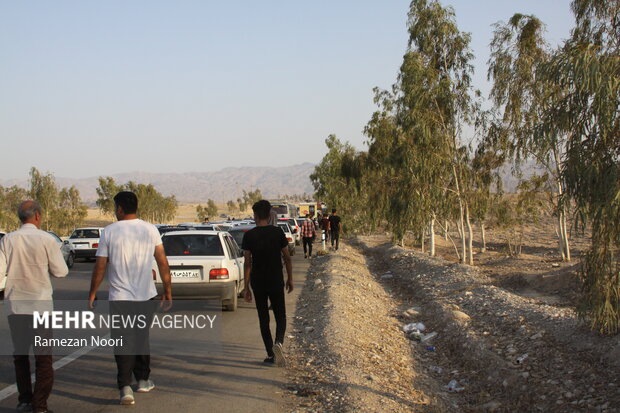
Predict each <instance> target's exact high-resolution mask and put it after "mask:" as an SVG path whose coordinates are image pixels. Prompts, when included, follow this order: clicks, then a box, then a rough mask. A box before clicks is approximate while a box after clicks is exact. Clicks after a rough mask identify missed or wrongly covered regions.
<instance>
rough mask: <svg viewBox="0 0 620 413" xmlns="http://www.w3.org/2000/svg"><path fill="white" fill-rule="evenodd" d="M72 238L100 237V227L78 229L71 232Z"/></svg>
mask: <svg viewBox="0 0 620 413" xmlns="http://www.w3.org/2000/svg"><path fill="white" fill-rule="evenodd" d="M70 238H71V239H75V238H99V230H98V229H76V230H75V231H73V234H71V237H70Z"/></svg>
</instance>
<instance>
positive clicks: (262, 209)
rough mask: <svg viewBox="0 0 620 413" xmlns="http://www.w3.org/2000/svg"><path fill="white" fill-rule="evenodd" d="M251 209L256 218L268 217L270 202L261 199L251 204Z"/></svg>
mask: <svg viewBox="0 0 620 413" xmlns="http://www.w3.org/2000/svg"><path fill="white" fill-rule="evenodd" d="M252 211H254V213H255V214H256V218H258V219H269V214H270V213H271V204H270V203H269V201H267V200H265V199H261V200H260V201H258V202H256V203H255V204H254V205H252Z"/></svg>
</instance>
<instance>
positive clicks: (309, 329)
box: [304, 327, 314, 333]
mask: <svg viewBox="0 0 620 413" xmlns="http://www.w3.org/2000/svg"><path fill="white" fill-rule="evenodd" d="M304 330H305V332H306V333H312V332H313V331H314V327H306V328H305V329H304Z"/></svg>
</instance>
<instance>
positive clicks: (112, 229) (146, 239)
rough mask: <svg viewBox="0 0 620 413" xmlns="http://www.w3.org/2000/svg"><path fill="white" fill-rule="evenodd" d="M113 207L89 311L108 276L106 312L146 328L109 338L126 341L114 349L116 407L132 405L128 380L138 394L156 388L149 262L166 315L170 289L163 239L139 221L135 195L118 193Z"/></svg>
mask: <svg viewBox="0 0 620 413" xmlns="http://www.w3.org/2000/svg"><path fill="white" fill-rule="evenodd" d="M114 206H115V208H116V211H115V213H116V218H117V219H118V222H115V223H114V224H110V225H108V226H107V227H106V228H105V229H104V231H103V235H102V237H101V239H100V242H99V248H98V249H97V261H96V262H95V268H94V269H93V275H92V280H91V285H90V294H89V297H88V301H89V306H90V308H94V301H95V300H96V296H97V289H98V288H99V286H100V285H101V282H102V281H103V278H104V276H105V274H106V271H107V274H108V281H109V283H110V291H109V300H110V312H111V313H114V314H117V313H118V314H131V315H132V316H135V315H141V316H143V317H145V318H146V320H147V322H146V327H145V328H144V327H143V328H139V329H138V328H134V329H122V330H120V329H113V330H112V338H116V337H120V336H121V335H123V336H124V340H125V341H124V343H125V345H123V346H122V347H121V346H118V347H115V349H114V358H115V359H116V366H117V369H118V375H117V384H118V388H119V389H120V401H121V404H125V405H127V404H134V403H135V399H134V395H133V390H132V389H131V387H130V386H131V378H132V377H131V376H132V375H133V376H134V377H135V378H136V380H137V381H138V387H137V391H138V392H140V393H146V392H149V391H151V390H152V389H153V388H154V387H155V384H154V383H153V381H151V380H150V379H149V376H150V373H151V369H150V361H151V356H150V350H149V344H148V342H149V328H150V324H151V321H152V317H153V314H154V312H155V309H156V308H155V307H156V302H155V301H151V300H152V299H153V298H154V297H155V296H156V295H157V290H156V289H155V283H154V280H153V275H152V268H151V267H152V263H153V257H155V261H156V262H157V267H158V269H159V274H160V276H161V280H162V283H163V288H164V293H163V295H162V306H163V307H164V309H169V308H170V306H171V305H172V289H171V281H170V268H169V267H168V259H167V258H166V253H165V252H164V247H163V245H162V241H161V236H160V235H159V231H157V228H155V226H154V225H152V224H149V223H147V222H144V221H142V220H141V219H138V217H137V215H136V212H137V210H138V198H137V197H136V194H134V193H133V192H127V191H123V192H119V193H118V194H116V196H115V197H114Z"/></svg>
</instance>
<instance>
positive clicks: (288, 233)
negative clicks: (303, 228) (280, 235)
mask: <svg viewBox="0 0 620 413" xmlns="http://www.w3.org/2000/svg"><path fill="white" fill-rule="evenodd" d="M278 226H279V227H280V228H282V231H284V235H286V240H287V241H288V252H289V254H291V256H293V255H295V238H294V235H293V231H291V227H290V226H289V224H288V222H278Z"/></svg>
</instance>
